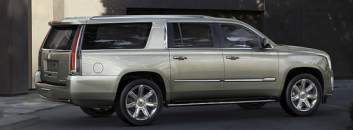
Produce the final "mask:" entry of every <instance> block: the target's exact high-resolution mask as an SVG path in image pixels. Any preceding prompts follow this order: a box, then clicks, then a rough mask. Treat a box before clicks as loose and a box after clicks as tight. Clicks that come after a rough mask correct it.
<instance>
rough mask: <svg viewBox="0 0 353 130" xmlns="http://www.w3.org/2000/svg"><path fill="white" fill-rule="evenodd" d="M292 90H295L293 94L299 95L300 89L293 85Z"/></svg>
mask: <svg viewBox="0 0 353 130" xmlns="http://www.w3.org/2000/svg"><path fill="white" fill-rule="evenodd" d="M293 89H294V90H295V92H297V93H300V89H299V87H298V86H297V85H294V86H293Z"/></svg>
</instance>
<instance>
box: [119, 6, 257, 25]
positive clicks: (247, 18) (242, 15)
mask: <svg viewBox="0 0 353 130" xmlns="http://www.w3.org/2000/svg"><path fill="white" fill-rule="evenodd" d="M126 13H127V14H128V15H208V16H214V17H222V18H237V19H239V20H241V21H244V22H246V23H248V24H250V25H252V26H254V27H255V28H257V29H259V30H262V29H263V14H264V13H263V11H237V10H203V9H202V10H200V9H156V8H127V9H126Z"/></svg>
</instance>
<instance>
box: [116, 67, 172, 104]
mask: <svg viewBox="0 0 353 130" xmlns="http://www.w3.org/2000/svg"><path fill="white" fill-rule="evenodd" d="M142 78H144V79H150V80H152V81H154V82H155V83H156V84H157V85H158V86H159V87H160V89H161V91H162V96H163V103H164V104H166V102H167V99H168V98H167V96H168V95H167V92H168V90H167V85H168V84H167V82H166V81H167V80H166V79H164V78H163V75H162V74H160V73H157V72H153V71H133V72H127V73H124V74H123V75H122V76H121V78H120V81H119V84H118V87H117V90H116V96H115V100H117V99H118V98H119V96H120V93H121V91H122V90H123V89H124V87H125V85H126V84H128V83H129V82H130V81H132V80H135V79H142Z"/></svg>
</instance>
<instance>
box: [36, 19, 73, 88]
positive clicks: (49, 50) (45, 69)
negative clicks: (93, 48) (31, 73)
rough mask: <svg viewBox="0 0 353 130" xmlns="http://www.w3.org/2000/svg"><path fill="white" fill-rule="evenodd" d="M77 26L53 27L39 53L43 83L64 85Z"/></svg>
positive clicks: (68, 71)
mask: <svg viewBox="0 0 353 130" xmlns="http://www.w3.org/2000/svg"><path fill="white" fill-rule="evenodd" d="M77 30H78V26H53V27H52V28H51V30H50V31H49V34H48V36H47V38H46V40H45V42H44V44H43V46H42V49H41V51H40V57H39V58H40V59H39V61H40V63H39V64H40V70H41V79H42V81H43V82H46V83H51V84H58V85H65V84H66V81H67V76H68V75H69V73H70V60H71V49H72V43H73V41H74V37H75V35H76V33H77Z"/></svg>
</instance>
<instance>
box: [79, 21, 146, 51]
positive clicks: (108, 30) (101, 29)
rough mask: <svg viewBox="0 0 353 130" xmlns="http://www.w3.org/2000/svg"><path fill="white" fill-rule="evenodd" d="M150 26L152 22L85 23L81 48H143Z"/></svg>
mask: <svg viewBox="0 0 353 130" xmlns="http://www.w3.org/2000/svg"><path fill="white" fill-rule="evenodd" d="M151 27H152V23H117V24H99V25H87V26H86V31H85V34H84V40H83V44H82V49H83V50H92V49H143V48H145V46H146V43H147V41H148V37H149V35H150V31H151Z"/></svg>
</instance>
